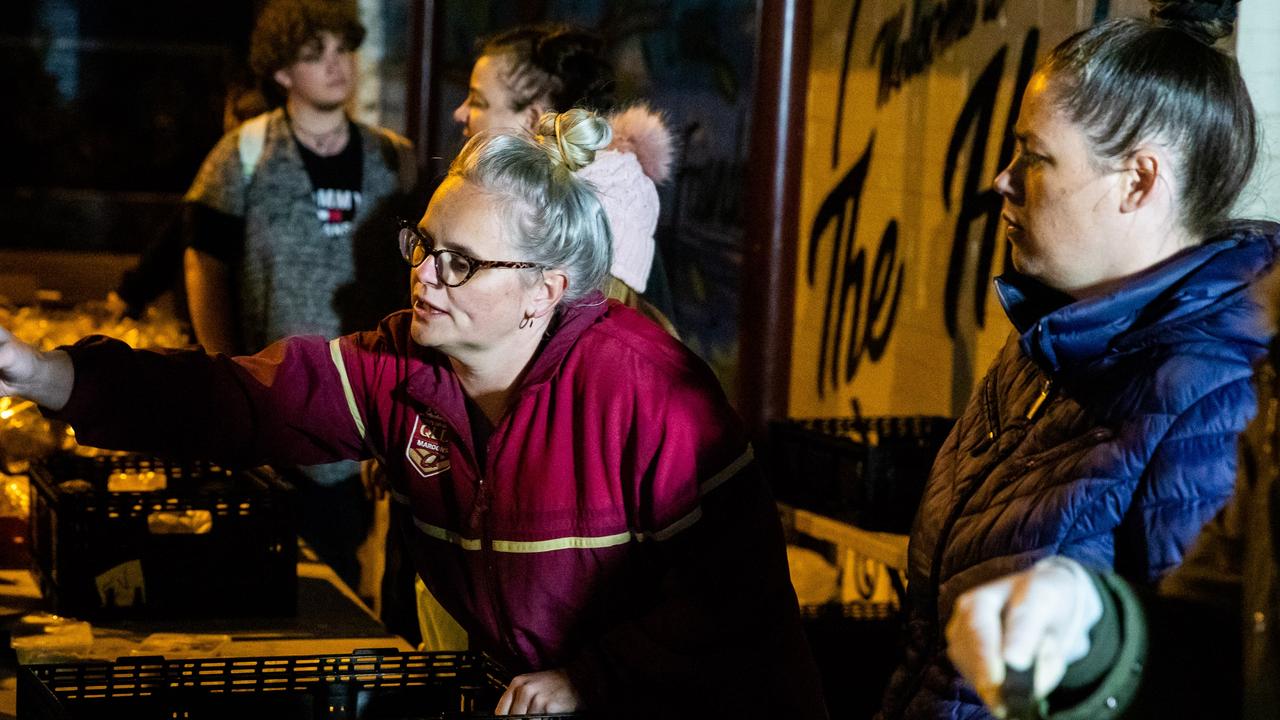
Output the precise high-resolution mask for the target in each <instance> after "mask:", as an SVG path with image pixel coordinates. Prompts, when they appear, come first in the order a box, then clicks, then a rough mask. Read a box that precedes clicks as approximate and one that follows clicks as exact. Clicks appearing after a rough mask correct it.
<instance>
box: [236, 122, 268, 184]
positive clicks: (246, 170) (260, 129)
mask: <svg viewBox="0 0 1280 720" xmlns="http://www.w3.org/2000/svg"><path fill="white" fill-rule="evenodd" d="M270 120H271V113H263V114H261V115H258V116H257V117H253V118H250V119H249V120H246V121H245V122H244V124H243V125H241V126H240V175H241V177H243V178H244V184H245V185H248V184H249V182H250V181H251V180H253V173H254V171H255V170H257V169H258V160H259V159H260V158H261V157H262V148H263V146H264V145H266V142H267V122H268V121H270Z"/></svg>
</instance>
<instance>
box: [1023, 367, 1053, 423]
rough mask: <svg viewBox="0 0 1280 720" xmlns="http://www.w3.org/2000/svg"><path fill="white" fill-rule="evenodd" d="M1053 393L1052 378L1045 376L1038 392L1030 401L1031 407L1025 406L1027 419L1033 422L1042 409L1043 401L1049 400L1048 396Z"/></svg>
mask: <svg viewBox="0 0 1280 720" xmlns="http://www.w3.org/2000/svg"><path fill="white" fill-rule="evenodd" d="M1052 394H1053V378H1045V381H1044V384H1043V385H1041V386H1040V394H1039V395H1037V396H1036V399H1035V400H1032V401H1031V407H1029V408H1027V415H1026V418H1027V421H1028V422H1035V419H1036V418H1037V417H1039V415H1040V411H1041V410H1043V409H1044V405H1045V402H1047V401H1048V400H1049V396H1050V395H1052Z"/></svg>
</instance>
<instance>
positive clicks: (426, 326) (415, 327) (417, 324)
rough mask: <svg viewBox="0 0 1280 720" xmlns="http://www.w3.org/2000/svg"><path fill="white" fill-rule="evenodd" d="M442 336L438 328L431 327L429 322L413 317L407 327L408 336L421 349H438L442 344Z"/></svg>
mask: <svg viewBox="0 0 1280 720" xmlns="http://www.w3.org/2000/svg"><path fill="white" fill-rule="evenodd" d="M443 334H444V333H442V332H441V329H440V328H439V327H432V325H431V323H430V322H427V321H424V320H422V319H420V318H418V317H414V319H413V322H412V323H410V325H409V336H410V337H412V338H413V341H414V342H415V343H417V344H418V345H421V346H422V347H429V348H438V347H440V346H441V345H442V344H443V342H444V338H443V337H442V336H443Z"/></svg>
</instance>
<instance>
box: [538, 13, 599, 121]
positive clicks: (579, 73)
mask: <svg viewBox="0 0 1280 720" xmlns="http://www.w3.org/2000/svg"><path fill="white" fill-rule="evenodd" d="M533 62H534V64H536V65H537V66H538V67H540V68H542V69H543V70H544V71H546V72H547V74H549V75H551V76H552V77H554V78H557V79H558V80H559V81H560V83H561V87H560V88H559V92H557V93H555V95H557V97H555V98H554V99H553V101H554V102H555V105H556V109H557V110H568V109H569V108H570V107H573V106H575V105H580V106H584V107H588V108H591V109H593V110H610V109H612V106H613V67H612V66H611V65H610V64H609V61H608V60H606V59H605V52H604V40H603V39H602V38H601V37H600V36H599V35H596V34H594V33H591V32H587V31H585V30H581V29H578V28H574V27H566V26H561V27H554V28H550V29H549V30H548V32H546V34H544V35H543V36H542V37H540V38H539V39H538V40H537V42H535V43H534V47H533Z"/></svg>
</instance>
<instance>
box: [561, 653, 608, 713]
mask: <svg viewBox="0 0 1280 720" xmlns="http://www.w3.org/2000/svg"><path fill="white" fill-rule="evenodd" d="M598 660H599V658H597V657H595V653H593V652H591V651H590V650H586V651H583V652H582V653H581V654H579V655H578V657H576V658H574V659H573V660H572V661H570V662H569V664H568V665H566V666H565V668H564V671H565V673H566V674H568V675H569V682H571V683H573V689H574V690H575V691H576V692H577V693H578V698H579V699H581V701H582V709H584V710H590V709H592V708H599V707H603V706H604V699H605V698H606V697H608V695H609V691H608V688H606V687H605V680H604V673H603V672H601V671H600V663H599V662H598Z"/></svg>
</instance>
